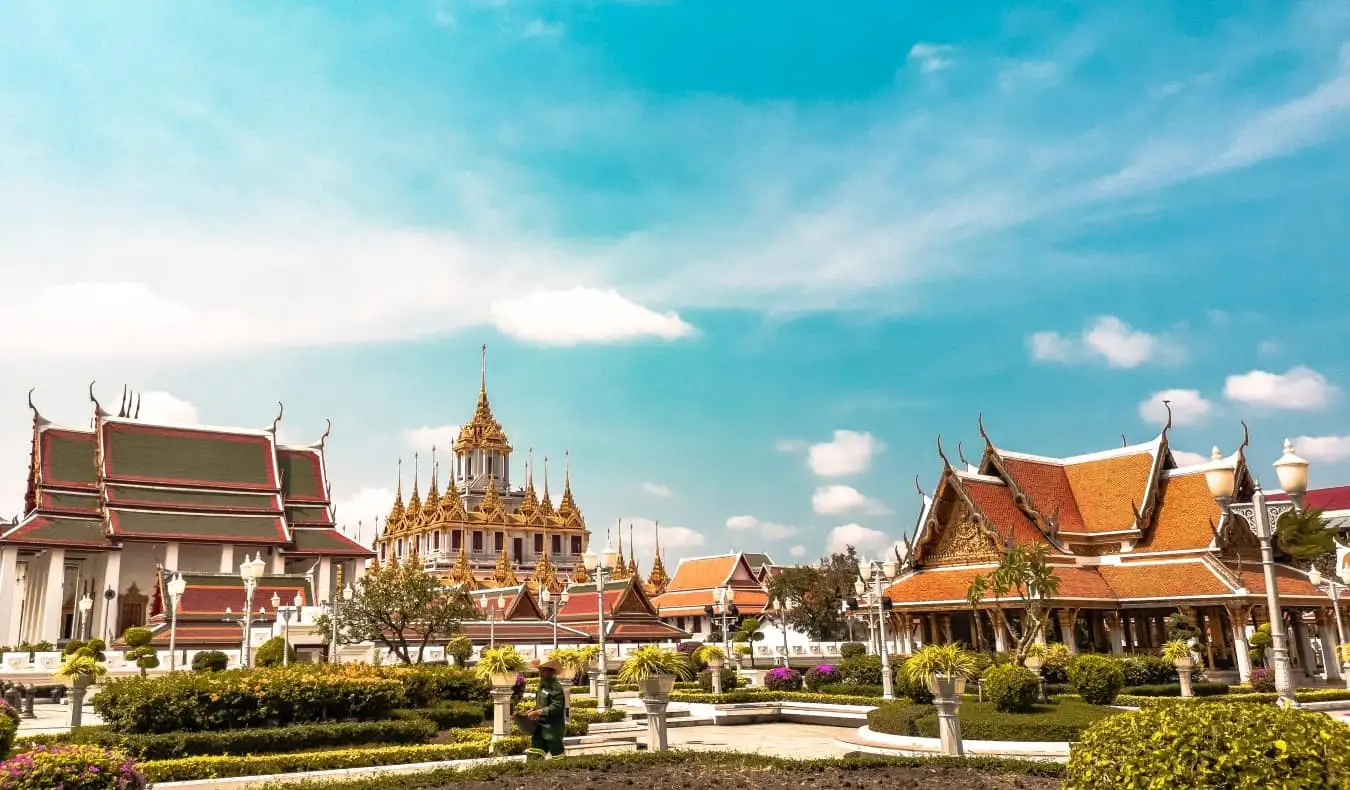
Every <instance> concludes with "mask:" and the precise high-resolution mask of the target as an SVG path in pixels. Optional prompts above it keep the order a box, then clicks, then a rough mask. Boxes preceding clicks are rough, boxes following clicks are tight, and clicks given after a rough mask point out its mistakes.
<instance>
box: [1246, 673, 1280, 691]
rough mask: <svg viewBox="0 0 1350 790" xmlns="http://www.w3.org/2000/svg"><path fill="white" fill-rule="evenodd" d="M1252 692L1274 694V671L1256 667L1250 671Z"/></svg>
mask: <svg viewBox="0 0 1350 790" xmlns="http://www.w3.org/2000/svg"><path fill="white" fill-rule="evenodd" d="M1252 691H1255V692H1257V693H1259V694H1274V693H1275V670H1273V669H1266V668H1265V667H1257V668H1256V669H1253V670H1252Z"/></svg>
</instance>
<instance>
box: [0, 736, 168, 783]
mask: <svg viewBox="0 0 1350 790" xmlns="http://www.w3.org/2000/svg"><path fill="white" fill-rule="evenodd" d="M148 786H149V784H148V783H147V781H146V778H145V775H144V774H142V773H141V772H140V771H139V770H138V769H137V768H136V764H135V763H133V762H132V761H131V760H130V759H129V758H128V757H127V756H126V755H124V754H118V753H117V752H112V751H108V750H107V749H100V748H98V747H96V746H58V747H54V748H48V747H45V746H38V747H35V748H33V749H31V750H29V751H26V752H23V753H20V754H16V755H15V756H13V757H11V758H10V759H8V760H6V761H5V762H3V763H0V788H3V790H53V789H54V788H57V789H59V790H144V788H146V787H148Z"/></svg>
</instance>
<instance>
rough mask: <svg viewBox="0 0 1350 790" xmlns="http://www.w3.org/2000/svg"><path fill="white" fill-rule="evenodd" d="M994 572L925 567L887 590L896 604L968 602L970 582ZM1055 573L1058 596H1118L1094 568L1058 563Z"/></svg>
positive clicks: (1070, 597) (992, 569) (1065, 597)
mask: <svg viewBox="0 0 1350 790" xmlns="http://www.w3.org/2000/svg"><path fill="white" fill-rule="evenodd" d="M993 572H994V567H993V566H986V567H978V568H968V567H967V568H960V567H958V568H932V569H927V570H922V571H919V572H917V573H914V574H912V575H910V576H907V577H904V578H902V579H899V580H898V581H896V583H895V584H893V585H891V587H890V588H889V589H888V590H887V591H886V595H887V596H889V597H890V599H891V600H892V601H893V602H894V603H895V604H896V605H897V606H905V605H907V604H908V605H923V604H934V603H949V604H950V603H957V604H960V605H961V606H965V605H966V592H967V591H968V590H970V583H971V582H972V581H974V579H975V577H976V576H981V575H982V576H984V577H985V578H988V577H989V576H990V574H992V573H993ZM1055 575H1056V576H1058V577H1059V594H1058V595H1057V596H1056V598H1059V599H1065V600H1072V599H1101V600H1111V599H1112V598H1114V597H1115V595H1114V593H1113V592H1112V590H1111V588H1110V587H1109V586H1108V585H1107V584H1106V582H1105V581H1103V579H1102V577H1101V576H1099V575H1098V574H1097V573H1096V571H1095V569H1092V568H1079V567H1075V566H1072V565H1057V566H1055ZM985 594H986V596H990V595H992V592H991V591H989V590H988V588H986V593H985ZM1014 597H1015V596H1014Z"/></svg>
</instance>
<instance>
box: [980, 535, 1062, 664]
mask: <svg viewBox="0 0 1350 790" xmlns="http://www.w3.org/2000/svg"><path fill="white" fill-rule="evenodd" d="M1049 556H1050V549H1049V547H1047V546H1046V545H1045V544H1043V543H1041V544H1037V545H1035V546H1032V547H1030V548H1028V547H1026V546H1020V545H1018V546H1013V547H1012V548H1011V549H1009V550H1008V551H1006V552H1004V554H1003V556H1002V557H1001V558H999V562H998V567H997V568H996V569H995V570H994V572H993V573H992V574H990V575H989V576H988V577H985V576H983V575H980V576H976V577H975V578H974V579H972V580H971V582H970V587H969V589H968V590H967V591H966V602H967V603H969V604H970V605H971V606H972V607H978V606H979V605H980V604H981V603H984V602H985V601H988V602H989V605H990V606H992V607H993V609H994V614H995V616H996V617H997V618H998V619H999V620H1000V621H1002V622H1003V625H1004V627H1006V628H1007V629H1008V633H1009V634H1011V635H1012V638H1013V643H1014V644H1015V645H1016V646H1017V647H1016V650H1015V651H1014V654H1015V661H1016V663H1017V664H1018V665H1019V666H1020V665H1021V664H1023V663H1024V662H1025V661H1026V657H1027V648H1028V647H1030V646H1031V644H1032V643H1033V642H1035V641H1036V637H1037V635H1039V634H1040V633H1041V632H1042V631H1044V630H1045V624H1046V622H1047V621H1048V620H1049V618H1050V609H1049V606H1048V602H1049V600H1050V599H1051V598H1054V597H1055V595H1056V594H1058V593H1059V577H1058V576H1056V575H1055V571H1054V568H1052V567H1050V564H1049V563H1048V562H1047V560H1048V558H1049ZM991 593H992V597H990V594H991ZM1014 598H1015V600H1014ZM1010 608H1016V609H1019V610H1020V616H1019V617H1017V618H1013V617H1011V616H1010V612H1009V611H1008V610H1009V609H1010Z"/></svg>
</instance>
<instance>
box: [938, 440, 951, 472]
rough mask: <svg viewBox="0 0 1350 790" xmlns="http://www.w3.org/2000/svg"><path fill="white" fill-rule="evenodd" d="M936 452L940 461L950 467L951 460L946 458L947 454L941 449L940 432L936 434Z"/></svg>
mask: <svg viewBox="0 0 1350 790" xmlns="http://www.w3.org/2000/svg"><path fill="white" fill-rule="evenodd" d="M937 452H938V457H939V458H941V459H942V463H943V464H945V465H946V467H947V468H948V469H951V468H952V462H951V461H949V460H947V454H946V453H945V452H943V450H942V434H940V433H939V434H938V435H937Z"/></svg>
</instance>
